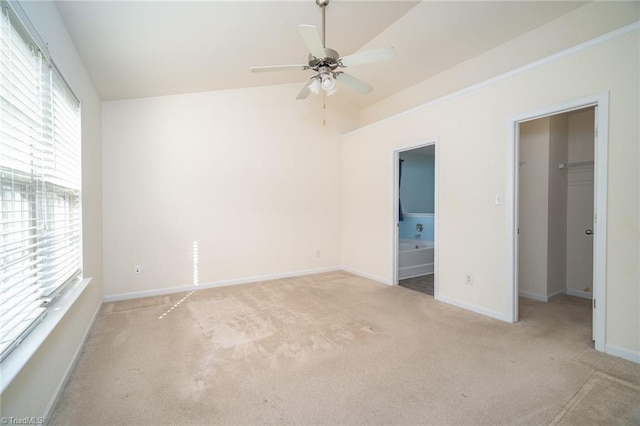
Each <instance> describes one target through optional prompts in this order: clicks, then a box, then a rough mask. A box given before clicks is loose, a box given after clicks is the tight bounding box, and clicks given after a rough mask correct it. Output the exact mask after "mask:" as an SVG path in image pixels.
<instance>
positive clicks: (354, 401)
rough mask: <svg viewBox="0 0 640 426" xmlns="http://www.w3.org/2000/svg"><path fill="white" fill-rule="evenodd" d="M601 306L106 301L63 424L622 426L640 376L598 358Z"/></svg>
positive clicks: (343, 293) (347, 289)
mask: <svg viewBox="0 0 640 426" xmlns="http://www.w3.org/2000/svg"><path fill="white" fill-rule="evenodd" d="M589 306H590V304H589V301H586V300H582V299H577V298H572V297H565V298H561V299H559V300H557V301H554V302H552V303H549V304H544V303H539V302H533V301H526V300H525V301H522V302H521V306H520V312H521V317H522V320H521V321H520V322H519V323H518V324H507V323H503V322H500V321H496V320H492V319H490V318H486V317H483V316H481V315H477V314H474V313H471V312H467V311H464V310H461V309H458V308H455V307H453V306H450V305H447V304H443V303H440V302H437V301H435V300H434V299H433V297H431V296H427V295H425V294H422V293H418V292H415V291H411V290H408V289H405V288H402V287H389V286H385V285H381V284H377V283H375V282H372V281H369V280H366V279H363V278H359V277H355V276H353V275H350V274H347V273H342V272H336V273H328V274H320V275H312V276H305V277H298V278H291V279H283V280H275V281H269V282H264V283H256V284H248V285H242V286H234V287H226V288H218V289H210V290H200V291H196V292H192V293H183V294H177V295H171V296H163V297H156V298H148V299H140V300H131V301H126V302H119V303H109V304H105V305H104V306H103V308H102V310H101V313H100V315H99V317H98V319H97V321H96V325H95V327H94V329H93V331H92V332H91V334H90V337H89V339H88V341H87V344H86V346H85V348H84V351H83V353H82V354H81V356H80V359H79V361H78V364H77V366H76V369H75V370H74V372H73V374H72V376H71V378H70V380H69V382H68V384H67V386H66V388H65V389H64V391H63V393H62V395H61V398H60V400H59V403H58V405H57V407H56V409H55V411H54V414H53V417H52V423H53V424H73V425H97V424H105V425H107V424H108V425H111V424H153V425H160V424H243V425H244V424H439V425H442V424H473V425H478V424H492V425H493V424H535V425H538V424H549V423H551V422H554V421H556V422H559V423H563V424H570V423H571V422H572V421H573V419H579V421H580V424H589V423H594V424H596V423H600V424H609V423H611V424H615V423H616V421H617V420H619V419H618V417H617V416H619V415H620V413H621V412H622V411H623V410H624V408H620V407H618V408H613V409H612V410H608V409H607V407H608V406H609V402H615V401H610V399H611V398H613V399H614V400H616V401H617V400H618V399H619V398H621V396H620V395H621V393H622V395H625V398H627V400H628V401H631V402H633V401H634V398H637V393H636V390H637V387H634V386H635V385H633V384H630V385H628V386H627V382H628V381H633V380H635V378H636V372H637V371H638V365H637V364H633V363H631V362H628V361H624V360H621V359H617V358H613V357H609V356H607V355H603V354H600V353H597V352H595V351H594V350H593V349H592V348H591V347H590V344H591V342H590V333H591V326H590V322H591V313H590V307H589ZM599 373H603V375H600V374H599ZM601 378H604V379H601ZM609 378H615V379H609ZM600 379H601V380H600ZM611 380H613V381H614V383H615V384H611ZM625 386H627V387H625ZM594 389H595V390H594ZM607 389H608V390H609V391H603V390H607ZM625 389H626V390H625ZM594 392H596V393H597V394H598V395H602V398H603V400H602V401H599V407H600V408H598V410H597V413H595V414H593V416H594V417H590V416H591V415H592V414H589V413H590V412H589V411H587V410H584V409H582V408H581V407H582V406H583V405H584V404H588V403H589V401H590V400H591V399H593V396H594V395H596V393H594ZM581 395H582V396H581ZM576 401H578V402H576ZM567 407H568V408H567ZM612 407H613V406H612ZM616 407H617V406H616ZM576 413H579V414H581V415H582V417H575V416H574V414H576ZM630 416H631V417H625V418H624V420H623V421H624V422H627V421H630V422H631V423H632V424H633V423H634V422H635V423H638V422H640V418H639V417H637V416H638V413H637V412H631V414H630ZM634 416H635V417H634Z"/></svg>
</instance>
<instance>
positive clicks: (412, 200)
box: [395, 143, 436, 296]
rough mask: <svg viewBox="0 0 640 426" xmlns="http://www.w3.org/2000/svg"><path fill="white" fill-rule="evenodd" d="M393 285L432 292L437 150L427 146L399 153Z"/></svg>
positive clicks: (430, 293) (432, 145)
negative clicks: (395, 260) (395, 256)
mask: <svg viewBox="0 0 640 426" xmlns="http://www.w3.org/2000/svg"><path fill="white" fill-rule="evenodd" d="M397 156H398V158H397V177H398V186H397V202H398V211H397V233H396V241H395V243H396V244H395V246H396V250H397V251H396V255H397V262H396V265H397V267H396V276H397V280H396V283H398V284H399V285H401V286H403V287H406V288H409V289H412V290H416V291H419V292H422V293H426V294H429V295H431V296H433V295H434V292H435V269H436V268H435V250H436V247H435V241H436V239H435V211H436V209H435V206H436V195H435V193H436V190H435V189H436V185H435V179H436V161H435V160H436V150H435V144H433V143H432V144H429V145H426V146H421V147H417V148H413V149H409V150H406V151H401V152H399V153H398V155H397Z"/></svg>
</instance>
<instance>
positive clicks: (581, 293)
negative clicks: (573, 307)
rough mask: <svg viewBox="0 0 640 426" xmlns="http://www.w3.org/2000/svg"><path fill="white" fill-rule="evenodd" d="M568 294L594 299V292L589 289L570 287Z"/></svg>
mask: <svg viewBox="0 0 640 426" xmlns="http://www.w3.org/2000/svg"><path fill="white" fill-rule="evenodd" d="M567 294H568V295H569V296H576V297H582V298H583V299H589V300H591V299H593V293H591V292H589V291H580V290H573V289H570V288H568V289H567Z"/></svg>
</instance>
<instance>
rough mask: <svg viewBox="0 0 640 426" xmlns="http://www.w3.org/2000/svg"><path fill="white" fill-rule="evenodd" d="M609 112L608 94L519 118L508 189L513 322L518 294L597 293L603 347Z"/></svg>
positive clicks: (595, 317) (595, 331) (594, 302)
mask: <svg viewBox="0 0 640 426" xmlns="http://www.w3.org/2000/svg"><path fill="white" fill-rule="evenodd" d="M607 112H608V97H607V96H606V95H602V96H599V97H595V98H594V99H593V100H592V101H591V102H587V101H585V102H577V103H576V105H573V106H571V105H570V106H567V107H565V108H558V109H556V110H555V111H554V110H551V111H550V112H547V113H541V114H535V115H531V116H529V117H526V118H524V119H520V120H515V121H514V122H513V124H514V137H513V141H514V145H513V147H512V148H513V150H512V152H511V153H510V157H511V159H512V160H514V162H513V167H514V170H513V172H514V173H513V182H512V190H513V192H512V193H508V196H511V202H510V203H509V205H511V210H510V215H509V216H510V219H511V220H512V221H513V227H512V228H511V227H510V230H511V232H512V234H511V235H510V237H512V238H513V239H512V242H513V252H512V253H511V259H510V262H511V266H512V267H511V269H510V274H512V275H511V277H512V279H513V288H512V291H513V294H512V296H513V298H512V299H510V301H511V303H512V306H511V308H512V312H513V321H514V322H515V321H517V320H518V299H519V297H524V298H529V299H534V300H539V301H543V302H549V301H552V300H553V299H555V298H558V297H564V295H569V296H574V297H580V298H583V299H587V300H590V301H591V303H590V305H591V308H590V311H591V315H592V335H593V340H595V342H596V349H598V350H603V346H604V344H603V342H604V321H605V316H604V308H605V303H604V296H605V285H606V275H605V265H606V259H605V251H604V247H605V241H606V219H605V218H606V145H607V141H606V139H607V138H606V133H605V132H606V124H607V123H606V119H605V118H606V116H607V115H608V114H607ZM603 126H604V127H605V130H604V131H603ZM586 306H589V305H586Z"/></svg>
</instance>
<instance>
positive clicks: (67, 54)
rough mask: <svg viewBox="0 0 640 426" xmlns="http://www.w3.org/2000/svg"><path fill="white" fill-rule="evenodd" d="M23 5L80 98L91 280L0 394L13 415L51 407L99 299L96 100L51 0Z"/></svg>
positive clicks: (86, 259)
mask: <svg viewBox="0 0 640 426" xmlns="http://www.w3.org/2000/svg"><path fill="white" fill-rule="evenodd" d="M23 8H24V10H25V12H26V13H27V15H28V16H29V18H30V20H31V22H32V23H33V25H34V26H35V28H36V29H37V31H38V33H39V34H40V36H41V37H42V38H43V39H44V41H45V42H46V43H47V46H48V48H49V51H50V53H51V56H52V58H53V60H54V61H55V63H56V65H57V66H58V68H59V69H60V71H61V72H62V74H63V75H64V77H65V79H66V80H67V81H68V83H69V85H70V86H71V88H72V90H73V91H74V92H75V94H76V95H77V96H78V97H79V98H80V100H81V102H82V232H83V242H84V245H83V258H82V261H83V271H84V276H85V277H93V280H92V281H91V284H90V285H89V286H88V287H87V288H86V289H85V291H84V292H83V294H82V295H81V296H80V297H79V299H78V300H77V301H76V303H75V304H74V305H73V307H72V308H71V309H70V310H69V311H68V312H67V314H66V315H65V316H64V317H63V319H62V320H61V322H60V323H59V324H58V325H57V327H56V328H55V329H54V331H53V332H52V333H51V334H50V335H49V337H48V338H47V339H46V340H45V341H44V343H43V344H42V346H41V347H40V348H39V349H38V351H37V352H36V353H35V354H34V355H33V356H32V358H31V359H30V360H29V362H28V363H27V364H26V365H25V367H24V368H23V369H22V370H21V372H20V373H19V374H18V375H17V376H16V378H15V379H14V380H13V381H12V382H11V384H9V386H8V387H7V388H6V389H5V391H4V392H3V393H2V395H1V396H0V398H1V399H2V404H0V411H1V413H0V416H3V417H16V418H23V417H25V416H45V415H46V414H47V413H48V410H49V409H51V407H52V404H53V403H54V402H55V401H54V398H55V397H56V395H57V391H58V390H59V389H60V387H61V386H62V385H63V383H64V379H65V377H66V373H67V372H68V371H69V369H70V368H71V366H72V362H73V360H74V357H75V354H76V353H77V352H78V351H79V350H80V348H81V345H82V343H83V342H84V338H85V336H86V334H87V333H88V331H89V327H90V325H91V323H92V321H93V318H94V317H95V315H96V313H97V309H98V308H99V307H100V304H101V303H102V298H103V290H102V203H101V202H102V188H101V187H102V181H101V159H100V157H101V140H100V101H99V99H98V96H97V94H96V92H95V89H94V88H93V85H92V83H91V81H90V79H89V77H88V75H87V73H86V71H85V69H84V65H83V64H82V62H81V60H80V57H79V56H78V54H77V52H76V50H75V47H74V45H73V43H72V41H71V39H70V37H69V34H68V33H67V31H66V28H65V27H64V25H63V23H62V20H61V18H60V16H59V14H58V11H57V9H56V7H55V5H54V3H53V2H49V1H38V2H24V3H23ZM10 356H11V355H10Z"/></svg>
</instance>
